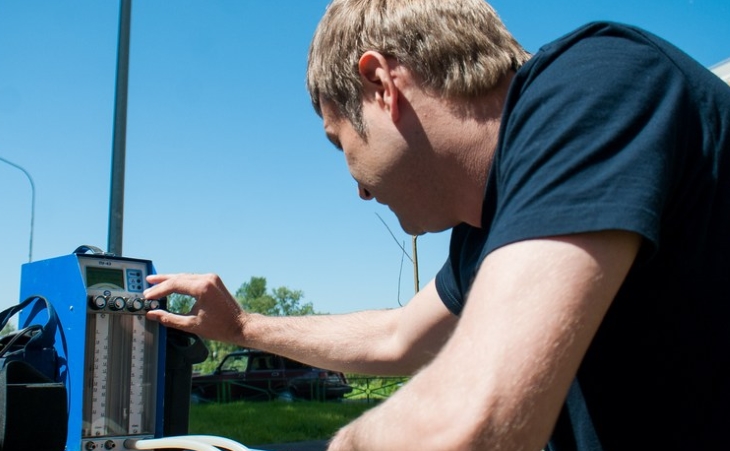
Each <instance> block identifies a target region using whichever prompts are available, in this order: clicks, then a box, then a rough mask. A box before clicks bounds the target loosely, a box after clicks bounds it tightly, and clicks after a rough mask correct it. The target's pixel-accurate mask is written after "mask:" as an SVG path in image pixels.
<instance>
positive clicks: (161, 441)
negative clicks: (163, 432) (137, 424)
mask: <svg viewBox="0 0 730 451" xmlns="http://www.w3.org/2000/svg"><path fill="white" fill-rule="evenodd" d="M124 447H125V448H130V449H169V448H176V449H178V448H182V449H187V450H190V451H220V450H219V449H217V448H216V447H214V446H213V445H208V444H207V443H201V442H196V441H194V440H187V439H185V437H164V438H150V439H143V440H134V439H128V440H125V441H124Z"/></svg>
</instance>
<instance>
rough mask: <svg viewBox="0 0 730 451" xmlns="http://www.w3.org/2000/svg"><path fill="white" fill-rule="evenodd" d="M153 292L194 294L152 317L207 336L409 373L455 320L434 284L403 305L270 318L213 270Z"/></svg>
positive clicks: (325, 362) (359, 368)
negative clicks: (181, 309)
mask: <svg viewBox="0 0 730 451" xmlns="http://www.w3.org/2000/svg"><path fill="white" fill-rule="evenodd" d="M148 280H149V282H150V283H153V284H156V285H154V286H153V287H151V288H149V289H148V290H146V291H145V297H147V298H159V297H162V296H166V295H168V294H170V293H182V294H186V295H189V296H193V297H194V298H195V299H196V302H195V304H194V306H193V308H192V310H191V311H190V313H189V314H187V315H176V314H173V313H169V312H164V311H161V310H159V311H151V312H149V313H148V314H147V317H148V318H150V319H154V320H157V321H160V322H161V323H162V324H164V325H165V326H169V327H174V328H178V329H182V330H185V331H188V332H191V333H195V334H197V335H200V336H201V337H204V338H209V339H213V340H219V341H225V342H229V343H234V344H237V345H239V346H244V347H251V348H256V349H261V350H265V351H269V352H273V353H276V354H279V355H283V356H285V357H289V358H292V359H295V360H298V361H301V362H305V363H308V364H310V365H314V366H318V367H322V368H328V369H333V370H339V371H344V372H355V373H364V374H380V375H395V374H397V375H404V374H412V373H413V372H414V371H416V370H417V369H419V368H420V367H422V366H423V365H424V364H426V363H428V362H429V361H430V360H431V359H432V358H433V357H434V356H435V355H436V354H437V353H438V350H439V349H440V348H441V346H443V344H444V343H445V342H446V340H447V339H448V337H449V335H450V333H451V331H452V330H453V328H454V327H455V325H456V317H454V316H453V315H452V314H451V313H450V312H449V311H448V310H447V309H446V307H445V306H444V305H443V303H442V302H441V301H440V299H439V298H438V294H437V293H436V288H435V284H434V282H433V281H432V282H430V283H429V284H428V285H427V286H426V287H425V288H424V289H423V290H421V291H420V292H419V293H418V294H417V295H416V296H415V297H414V298H413V299H412V300H411V301H410V302H409V303H408V304H406V305H405V306H404V307H401V308H397V309H391V310H369V311H362V312H355V313H350V314H344V315H311V316H293V317H267V316H263V315H258V314H249V313H246V312H244V311H243V310H242V309H241V307H240V306H239V304H238V303H237V302H236V300H235V299H234V298H233V296H231V294H230V293H229V292H228V291H227V289H226V288H225V286H224V285H223V282H222V281H221V280H220V278H219V277H217V276H215V275H211V274H208V275H194V274H176V275H154V276H150V277H149V278H148Z"/></svg>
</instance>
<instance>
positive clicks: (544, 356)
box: [330, 231, 640, 451]
mask: <svg viewBox="0 0 730 451" xmlns="http://www.w3.org/2000/svg"><path fill="white" fill-rule="evenodd" d="M639 243H640V238H639V237H638V236H637V235H635V234H631V233H628V232H615V231H610V232H599V233H591V234H582V235H572V236H566V237H556V238H551V239H541V240H530V241H525V242H519V243H515V244H510V245H508V246H505V247H503V248H500V249H498V250H496V251H494V252H493V253H492V254H490V255H489V256H488V257H487V258H486V259H485V261H484V262H483V264H482V266H481V268H480V270H479V272H478V274H477V277H476V279H475V282H474V284H473V286H472V289H471V293H470V294H469V299H468V303H467V305H466V307H465V309H464V311H463V313H462V317H461V320H460V321H459V324H458V326H457V327H456V329H455V331H454V333H453V336H452V337H451V339H450V340H449V342H448V343H447V344H446V345H445V346H444V347H443V348H442V351H441V352H440V353H439V355H438V356H437V357H436V358H435V359H434V360H433V362H432V363H431V364H430V365H428V366H427V367H425V368H424V369H423V370H422V371H421V372H420V373H419V374H418V375H416V376H415V377H414V378H413V379H412V380H411V381H410V383H408V384H407V385H406V386H405V387H403V388H402V389H401V390H399V391H398V392H396V394H394V395H393V396H391V398H390V399H388V401H386V402H385V403H383V404H382V405H381V406H379V407H377V408H374V409H372V410H370V411H369V412H368V413H366V414H365V415H364V416H363V417H361V418H360V419H358V420H356V421H355V422H353V423H352V424H350V425H349V426H347V427H345V428H344V429H343V430H341V431H340V432H339V433H338V435H337V436H336V437H335V438H334V440H333V442H332V444H331V446H330V449H331V450H378V451H387V450H391V449H392V450H403V449H419V450H430V449H434V450H447V449H449V450H450V449H459V450H461V449H465V450H468V449H505V450H538V449H541V447H542V446H544V445H545V443H546V442H547V440H548V438H549V436H550V433H551V431H552V429H553V427H554V424H555V421H556V419H557V416H558V413H559V411H560V408H561V406H562V403H563V401H564V399H565V396H566V393H567V391H568V387H569V385H570V383H571V381H572V379H573V378H574V376H575V373H576V371H577V368H578V366H579V364H580V362H581V360H582V358H583V355H584V353H585V351H586V349H587V348H588V345H589V344H590V342H591V340H592V338H593V336H594V334H595V332H596V330H597V329H598V327H599V325H600V323H601V321H602V319H603V317H604V314H605V312H606V310H607V309H608V307H609V306H610V304H611V301H612V300H613V298H614V296H615V294H616V292H617V291H618V289H619V287H620V285H621V283H622V282H623V280H624V278H625V276H626V273H627V272H628V270H629V268H630V266H631V264H632V263H633V261H634V258H635V256H636V253H637V250H638V247H639Z"/></svg>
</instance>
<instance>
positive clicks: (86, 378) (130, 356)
mask: <svg viewBox="0 0 730 451" xmlns="http://www.w3.org/2000/svg"><path fill="white" fill-rule="evenodd" d="M89 251H91V252H92V253H89ZM154 272H155V270H154V267H153V265H152V262H150V261H148V260H140V259H134V258H125V257H117V256H114V255H110V254H106V253H104V252H101V251H100V250H98V249H97V248H93V247H89V246H82V247H80V248H79V249H77V250H76V251H75V252H74V253H72V254H70V255H65V256H62V257H57V258H52V259H48V260H40V261H35V262H32V263H27V264H24V265H23V266H22V271H21V288H20V297H21V299H25V298H27V297H29V296H33V295H40V296H43V297H45V298H46V299H48V300H49V301H50V302H51V303H52V304H53V306H54V308H55V310H56V312H57V314H58V318H59V323H60V325H59V327H58V331H57V333H56V342H55V347H56V351H57V354H58V357H59V361H60V362H61V363H60V368H59V378H60V381H59V382H63V383H64V384H65V385H66V390H67V393H68V433H67V445H66V450H67V451H86V450H104V449H114V450H116V451H124V450H126V449H129V448H127V447H126V446H125V443H130V441H129V440H130V439H132V440H138V439H150V438H157V437H162V436H163V435H169V434H170V433H173V434H177V433H187V419H188V418H187V415H188V410H189V400H190V397H189V394H190V372H191V364H192V363H197V362H199V361H202V360H204V359H205V356H207V350H205V349H204V348H205V347H204V345H202V342H199V340H198V342H199V343H194V342H195V340H194V339H191V338H190V337H183V338H182V339H181V338H180V336H179V335H178V331H175V330H172V329H170V330H169V331H168V330H167V329H166V328H164V327H163V326H161V325H160V324H159V323H157V322H155V321H150V320H148V319H146V317H145V314H146V312H148V311H150V310H154V309H159V308H166V305H165V303H166V300H165V299H145V298H144V297H143V294H142V293H143V291H144V289H145V288H147V286H148V285H147V281H146V277H147V276H148V275H149V274H154ZM38 314H42V313H41V312H34V311H28V312H26V311H23V312H22V314H21V316H20V323H21V324H20V326H21V327H24V325H25V324H30V323H31V322H32V321H36V322H37V321H38V318H34V316H35V315H38ZM168 340H172V341H175V342H176V343H168ZM170 344H173V345H174V346H173V347H172V348H170V346H169V345H170ZM200 346H202V348H203V350H202V351H201V349H200ZM188 348H192V349H193V351H192V354H194V355H192V356H190V355H189V354H190V353H191V351H190V349H188ZM171 349H172V354H177V358H176V359H177V360H182V361H184V362H183V365H182V367H184V368H183V371H182V374H180V365H177V366H176V364H175V361H174V360H176V359H175V358H173V359H172V361H171V359H170V357H171V356H170V355H167V354H170V353H171ZM186 353H187V354H188V355H187V356H186V355H185V354H186ZM201 354H202V355H201ZM181 356H182V358H181ZM173 357H175V356H174V355H173ZM187 357H190V358H187ZM201 357H202V358H201ZM186 358H187V361H186ZM166 385H167V387H166ZM176 385H177V387H176ZM166 388H167V390H166ZM166 392H167V393H166ZM176 392H177V393H176ZM176 423H177V424H176ZM183 423H184V424H183Z"/></svg>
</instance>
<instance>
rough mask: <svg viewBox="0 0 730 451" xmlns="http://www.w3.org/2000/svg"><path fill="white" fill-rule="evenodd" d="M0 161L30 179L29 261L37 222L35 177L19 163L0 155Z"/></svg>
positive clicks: (31, 256)
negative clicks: (34, 225) (34, 224)
mask: <svg viewBox="0 0 730 451" xmlns="http://www.w3.org/2000/svg"><path fill="white" fill-rule="evenodd" d="M0 161H2V162H3V163H7V164H9V165H10V166H12V167H14V168H16V169H19V170H20V171H21V172H22V173H23V174H25V176H26V177H27V178H28V181H29V182H30V199H31V200H30V243H29V245H28V262H32V261H33V223H34V222H35V184H34V183H33V177H31V176H30V174H29V173H28V171H26V170H25V169H24V168H23V167H22V166H18V165H17V164H15V163H13V162H12V161H8V160H6V159H5V158H3V157H0Z"/></svg>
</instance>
